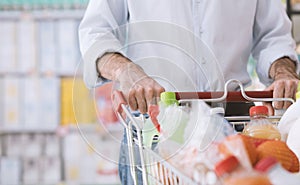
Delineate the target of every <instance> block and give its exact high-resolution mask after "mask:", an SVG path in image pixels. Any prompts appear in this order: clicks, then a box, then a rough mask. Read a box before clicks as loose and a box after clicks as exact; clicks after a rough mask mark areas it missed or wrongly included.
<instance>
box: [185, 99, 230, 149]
mask: <svg viewBox="0 0 300 185" xmlns="http://www.w3.org/2000/svg"><path fill="white" fill-rule="evenodd" d="M220 110H221V111H220ZM222 110H223V111H222ZM223 115H224V109H223V108H221V107H216V108H211V107H209V106H208V105H207V104H206V103H205V102H203V101H200V100H199V101H194V102H192V109H191V112H190V119H189V121H188V123H187V128H186V130H185V141H186V142H187V145H189V146H194V147H196V148H198V149H199V150H200V151H204V150H206V149H207V148H208V147H209V146H210V144H212V143H215V142H218V141H221V140H223V139H224V138H225V137H226V136H229V135H232V134H235V131H234V129H233V127H232V126H231V125H230V124H229V123H228V121H227V120H226V119H225V118H224V117H223Z"/></svg>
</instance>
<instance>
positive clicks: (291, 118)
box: [278, 82, 300, 141]
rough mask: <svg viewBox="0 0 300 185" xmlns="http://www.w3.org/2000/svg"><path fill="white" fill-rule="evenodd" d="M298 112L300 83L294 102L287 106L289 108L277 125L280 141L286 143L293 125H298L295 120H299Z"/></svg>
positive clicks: (299, 106) (299, 107) (299, 109)
mask: <svg viewBox="0 0 300 185" xmlns="http://www.w3.org/2000/svg"><path fill="white" fill-rule="evenodd" d="M299 112H300V82H299V84H298V89H297V93H296V102H295V103H294V104H292V105H291V106H289V108H288V109H287V110H286V111H285V113H284V114H283V115H282V117H281V119H280V121H279V123H278V129H279V131H280V133H281V140H282V141H286V140H287V137H288V134H289V132H290V130H291V128H292V127H293V125H294V124H296V123H298V121H297V119H298V118H299Z"/></svg>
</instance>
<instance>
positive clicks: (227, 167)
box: [215, 155, 271, 185]
mask: <svg viewBox="0 0 300 185" xmlns="http://www.w3.org/2000/svg"><path fill="white" fill-rule="evenodd" d="M215 173H216V174H217V176H218V177H219V179H220V181H221V182H220V183H221V184H222V185H240V184H243V185H250V184H251V185H271V183H270V181H269V180H268V178H267V176H265V175H264V174H261V173H258V172H256V171H253V170H251V171H250V170H245V169H244V168H243V167H242V165H240V163H239V161H238V159H237V158H236V157H235V156H233V155H232V156H228V157H227V158H225V159H224V160H222V161H220V162H218V163H217V164H216V166H215Z"/></svg>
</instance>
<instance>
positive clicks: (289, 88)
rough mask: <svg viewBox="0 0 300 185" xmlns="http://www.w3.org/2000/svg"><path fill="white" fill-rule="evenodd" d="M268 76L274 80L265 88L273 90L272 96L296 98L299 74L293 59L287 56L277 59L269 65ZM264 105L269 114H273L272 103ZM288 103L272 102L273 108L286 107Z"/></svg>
mask: <svg viewBox="0 0 300 185" xmlns="http://www.w3.org/2000/svg"><path fill="white" fill-rule="evenodd" d="M269 76H270V77H271V78H272V79H273V80H274V82H273V83H272V84H271V85H270V86H269V87H267V88H266V90H273V97H274V98H293V99H295V98H296V97H295V96H296V92H297V86H298V83H299V76H298V75H297V73H296V65H295V63H294V62H293V61H291V60H290V59H289V58H287V57H284V58H281V59H278V60H277V61H275V62H274V63H273V64H272V65H271V68H270V71H269ZM266 105H267V106H268V107H269V114H270V115H274V109H273V107H272V105H271V104H266ZM290 105H291V103H290V102H274V108H275V109H287V108H288V107H289V106H290Z"/></svg>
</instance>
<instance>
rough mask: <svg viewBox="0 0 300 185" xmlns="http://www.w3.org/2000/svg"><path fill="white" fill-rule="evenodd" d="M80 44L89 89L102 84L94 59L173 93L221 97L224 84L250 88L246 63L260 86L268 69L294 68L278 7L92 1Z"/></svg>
mask: <svg viewBox="0 0 300 185" xmlns="http://www.w3.org/2000/svg"><path fill="white" fill-rule="evenodd" d="M79 39H80V49H81V52H82V56H83V61H84V80H85V82H86V84H87V86H88V87H94V86H97V85H101V84H102V83H104V82H105V80H104V79H103V78H99V74H98V73H97V70H96V59H97V58H98V57H101V56H102V55H103V54H104V53H106V52H119V53H122V54H123V55H124V56H126V57H128V58H129V59H131V60H132V61H133V62H135V63H137V64H139V65H140V66H142V68H143V69H144V70H145V72H146V73H147V74H148V75H150V76H151V77H153V78H154V79H156V80H157V81H158V82H159V83H160V84H161V85H163V86H164V87H165V88H166V90H176V91H204V90H209V91H213V90H222V88H223V85H224V82H226V81H227V80H229V79H238V80H240V81H241V82H242V83H243V84H244V85H249V84H250V83H251V78H250V76H249V74H248V73H247V63H248V59H249V56H251V55H252V56H253V58H254V59H255V60H256V61H257V73H258V75H259V78H260V80H261V82H262V83H264V84H265V85H269V84H270V83H271V82H272V81H271V79H270V78H269V76H268V71H269V68H270V65H271V64H272V62H274V61H275V60H276V59H279V58H281V57H283V56H288V57H290V58H291V59H292V60H294V61H297V55H296V53H295V42H294V40H293V38H292V36H291V22H290V20H289V19H288V17H287V15H286V13H285V10H284V8H283V6H282V4H281V1H280V0H90V2H89V5H88V7H87V10H86V13H85V15H84V18H83V20H82V22H81V24H80V27H79ZM297 63H298V61H297ZM297 65H298V64H297ZM298 68H299V67H298ZM234 88H235V87H232V89H234Z"/></svg>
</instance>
